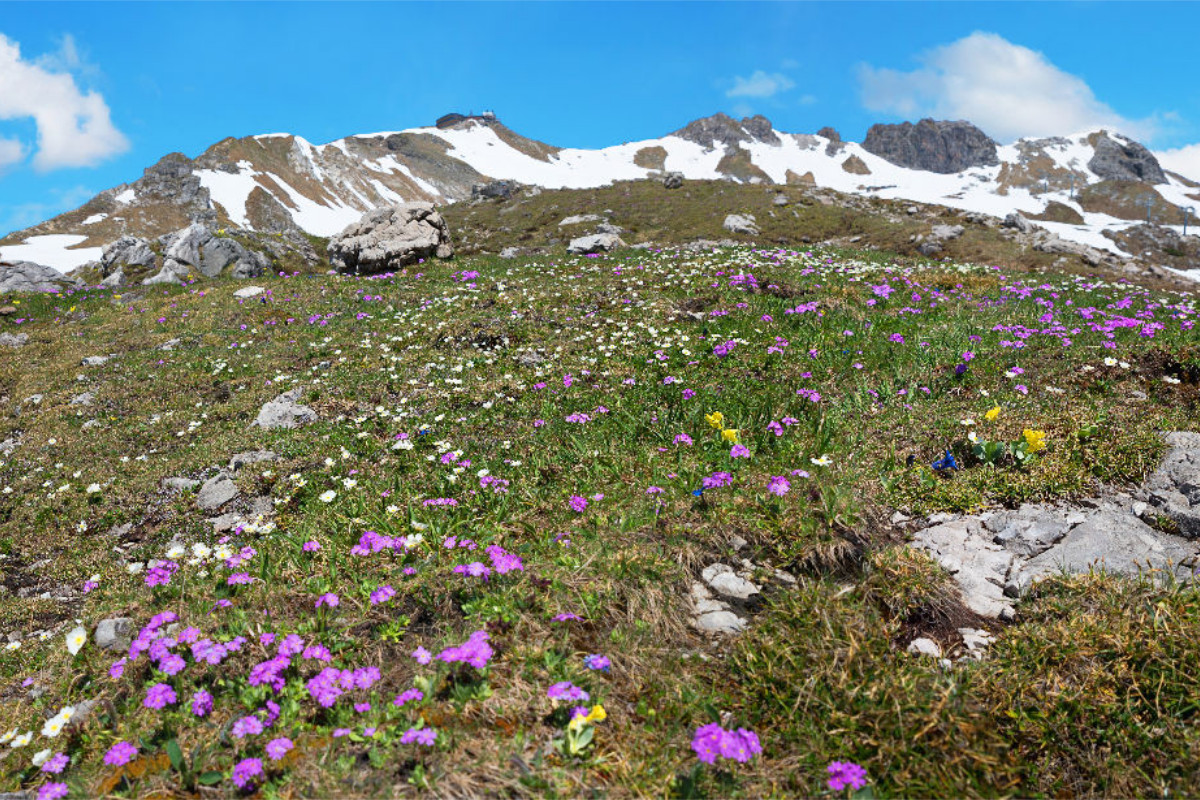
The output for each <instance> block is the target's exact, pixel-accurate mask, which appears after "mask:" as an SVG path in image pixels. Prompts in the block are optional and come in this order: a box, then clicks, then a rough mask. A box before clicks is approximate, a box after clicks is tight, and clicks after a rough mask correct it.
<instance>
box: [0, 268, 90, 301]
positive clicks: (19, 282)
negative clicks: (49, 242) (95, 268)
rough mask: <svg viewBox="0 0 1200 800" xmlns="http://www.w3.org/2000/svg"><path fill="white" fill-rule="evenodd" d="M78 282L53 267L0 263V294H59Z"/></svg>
mask: <svg viewBox="0 0 1200 800" xmlns="http://www.w3.org/2000/svg"><path fill="white" fill-rule="evenodd" d="M78 285H80V283H79V281H77V280H75V279H74V278H69V277H67V276H66V275H64V274H62V273H61V272H59V271H58V270H56V269H54V268H53V267H46V266H42V265H41V264H34V263H33V262H32V261H13V262H3V261H0V294H13V293H15V292H60V291H62V290H63V289H64V288H66V287H68V286H78Z"/></svg>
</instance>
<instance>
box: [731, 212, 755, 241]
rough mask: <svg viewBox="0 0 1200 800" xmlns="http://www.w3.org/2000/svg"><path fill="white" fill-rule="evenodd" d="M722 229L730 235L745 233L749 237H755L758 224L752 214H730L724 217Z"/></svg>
mask: <svg viewBox="0 0 1200 800" xmlns="http://www.w3.org/2000/svg"><path fill="white" fill-rule="evenodd" d="M722 227H723V228H725V230H727V231H729V232H730V233H745V234H749V235H751V236H757V235H758V232H759V231H758V222H757V220H755V219H754V215H753V214H730V215H728V216H727V217H725V222H724V223H723V225H722Z"/></svg>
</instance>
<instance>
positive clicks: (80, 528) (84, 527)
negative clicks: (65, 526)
mask: <svg viewBox="0 0 1200 800" xmlns="http://www.w3.org/2000/svg"><path fill="white" fill-rule="evenodd" d="M75 528H76V529H77V530H78V531H79V532H80V533H86V532H87V529H88V524H87V521H86V520H82V519H81V520H79V524H78V525H76V526H75Z"/></svg>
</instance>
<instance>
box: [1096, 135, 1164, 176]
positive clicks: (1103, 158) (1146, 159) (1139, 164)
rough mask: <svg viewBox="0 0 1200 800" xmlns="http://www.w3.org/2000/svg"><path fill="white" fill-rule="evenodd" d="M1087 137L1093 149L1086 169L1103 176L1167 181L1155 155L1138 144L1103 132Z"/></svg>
mask: <svg viewBox="0 0 1200 800" xmlns="http://www.w3.org/2000/svg"><path fill="white" fill-rule="evenodd" d="M1090 141H1091V145H1092V147H1093V149H1094V150H1095V151H1096V152H1095V155H1093V156H1092V159H1091V161H1089V162H1088V169H1090V170H1091V171H1092V172H1094V173H1096V174H1097V175H1099V176H1100V177H1101V178H1103V179H1104V180H1127V181H1142V182H1144V183H1166V182H1167V176H1166V175H1164V174H1163V170H1162V166H1160V165H1159V163H1158V159H1157V158H1155V157H1154V154H1153V153H1151V152H1150V151H1149V150H1147V149H1146V148H1145V147H1143V146H1142V145H1141V144H1139V143H1137V142H1134V141H1131V140H1128V139H1126V140H1125V141H1123V142H1122V141H1117V140H1116V139H1114V138H1112V137H1111V136H1109V135H1107V134H1105V133H1103V132H1102V133H1101V134H1099V135H1097V136H1094V137H1092V138H1091V139H1090Z"/></svg>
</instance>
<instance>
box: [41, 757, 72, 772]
mask: <svg viewBox="0 0 1200 800" xmlns="http://www.w3.org/2000/svg"><path fill="white" fill-rule="evenodd" d="M70 763H71V757H70V756H68V755H67V754H66V753H56V754H55V755H54V756H53V757H52V758H48V759H46V760H45V761H43V762H42V764H41V767H42V772H46V773H49V774H51V775H58V774H59V773H60V772H62V771H63V770H64V769H66V768H67V765H68V764H70Z"/></svg>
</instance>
